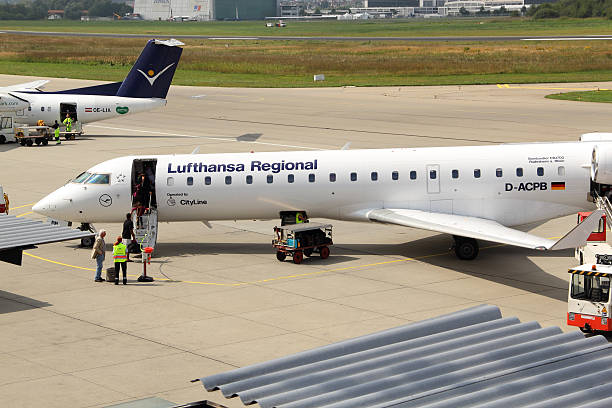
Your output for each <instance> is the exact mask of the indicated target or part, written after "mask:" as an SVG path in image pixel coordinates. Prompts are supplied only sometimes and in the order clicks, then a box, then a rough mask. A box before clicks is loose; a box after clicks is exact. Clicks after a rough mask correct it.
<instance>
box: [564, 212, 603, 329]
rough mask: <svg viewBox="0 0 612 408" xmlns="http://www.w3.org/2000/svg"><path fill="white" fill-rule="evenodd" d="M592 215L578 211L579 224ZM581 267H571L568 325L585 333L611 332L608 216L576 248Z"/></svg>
mask: <svg viewBox="0 0 612 408" xmlns="http://www.w3.org/2000/svg"><path fill="white" fill-rule="evenodd" d="M589 215H590V213H589V212H581V213H578V223H580V222H582V220H584V219H585V218H586V217H588V216H589ZM576 258H577V259H578V260H579V262H580V266H577V267H575V268H572V269H570V270H569V271H568V272H569V273H570V274H571V277H570V282H569V294H568V309H567V325H568V326H576V327H578V328H579V329H580V330H581V331H583V332H584V333H593V332H610V331H612V320H610V310H611V309H612V304H611V301H612V299H611V298H610V279H612V248H611V247H610V245H608V244H607V243H606V216H605V215H604V216H602V218H601V220H600V222H599V225H598V229H597V231H593V232H592V233H591V235H590V236H589V238H588V240H587V243H586V245H585V246H583V247H580V248H576Z"/></svg>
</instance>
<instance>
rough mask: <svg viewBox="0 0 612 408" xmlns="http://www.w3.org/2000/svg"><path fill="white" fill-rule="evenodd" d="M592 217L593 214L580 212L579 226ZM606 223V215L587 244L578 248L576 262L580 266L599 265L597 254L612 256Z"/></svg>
mask: <svg viewBox="0 0 612 408" xmlns="http://www.w3.org/2000/svg"><path fill="white" fill-rule="evenodd" d="M589 215H591V212H586V211H584V212H579V213H578V224H580V223H581V222H582V221H583V220H584V219H585V218H587V217H588V216H589ZM606 222H607V216H606V214H604V215H603V216H602V217H601V220H599V224H598V225H597V230H596V231H593V232H591V235H589V238H588V239H587V242H586V244H585V245H584V246H581V247H578V248H576V252H575V256H576V260H578V263H579V264H580V265H583V264H587V263H590V264H594V263H597V260H596V255H597V254H612V247H610V245H608V243H607V242H606V239H607V238H606V225H607V224H606Z"/></svg>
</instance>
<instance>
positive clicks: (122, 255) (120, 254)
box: [113, 236, 127, 285]
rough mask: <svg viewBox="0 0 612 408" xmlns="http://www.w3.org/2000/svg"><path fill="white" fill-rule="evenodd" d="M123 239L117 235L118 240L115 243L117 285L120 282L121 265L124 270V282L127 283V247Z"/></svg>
mask: <svg viewBox="0 0 612 408" xmlns="http://www.w3.org/2000/svg"><path fill="white" fill-rule="evenodd" d="M121 241H123V240H122V239H121V237H120V236H119V237H117V242H115V245H113V261H115V285H118V284H119V267H121V271H122V272H123V284H124V285H127V263H126V261H127V247H126V246H125V244H124V243H123V242H121Z"/></svg>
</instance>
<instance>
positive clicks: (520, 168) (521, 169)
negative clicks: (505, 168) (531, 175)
mask: <svg viewBox="0 0 612 408" xmlns="http://www.w3.org/2000/svg"><path fill="white" fill-rule="evenodd" d="M516 175H517V177H523V168H522V167H517V168H516Z"/></svg>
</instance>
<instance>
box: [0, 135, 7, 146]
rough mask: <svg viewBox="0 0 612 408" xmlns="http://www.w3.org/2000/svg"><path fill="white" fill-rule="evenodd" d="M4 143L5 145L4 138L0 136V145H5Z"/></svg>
mask: <svg viewBox="0 0 612 408" xmlns="http://www.w3.org/2000/svg"><path fill="white" fill-rule="evenodd" d="M5 143H6V136H4V135H0V144H5Z"/></svg>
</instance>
